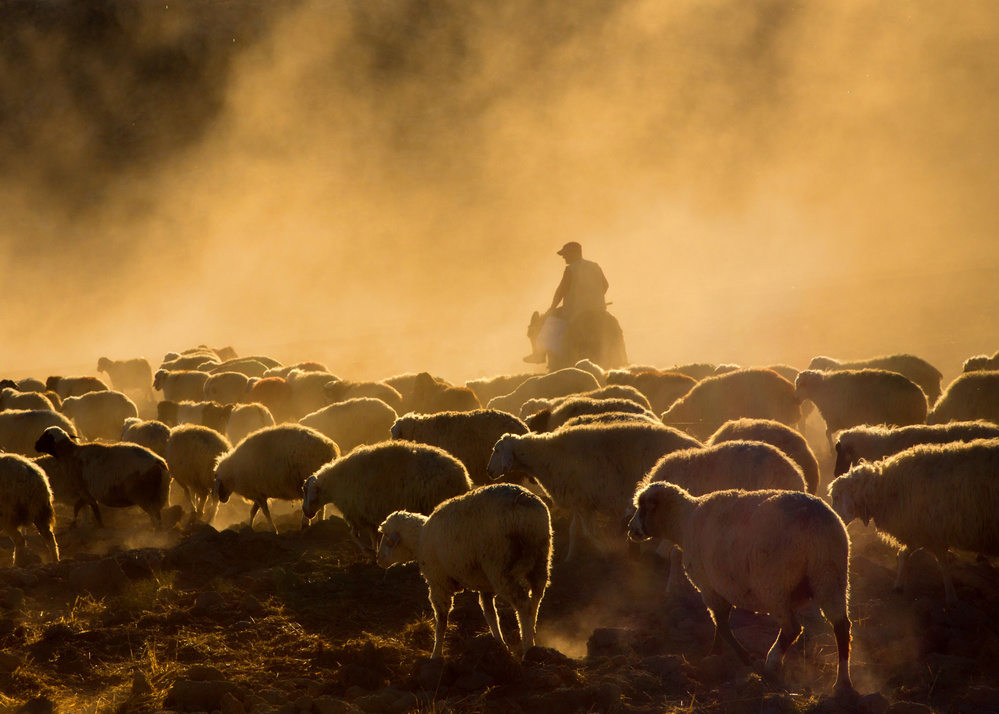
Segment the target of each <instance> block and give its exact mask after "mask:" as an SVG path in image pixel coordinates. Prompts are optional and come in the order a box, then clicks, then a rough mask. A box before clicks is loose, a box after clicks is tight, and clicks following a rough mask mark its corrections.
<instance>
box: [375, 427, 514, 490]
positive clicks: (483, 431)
mask: <svg viewBox="0 0 999 714" xmlns="http://www.w3.org/2000/svg"><path fill="white" fill-rule="evenodd" d="M527 432H528V428H527V425H526V424H524V422H522V421H521V420H520V419H518V418H517V417H515V416H513V415H512V414H508V413H507V412H501V411H499V410H497V409H477V410H475V411H470V412H440V413H439V414H405V415H403V416H401V417H399V418H398V419H396V421H395V423H394V424H393V425H392V429H391V435H392V438H393V439H402V440H405V441H416V442H419V443H421V444H430V445H431V446H438V447H440V448H442V449H444V450H445V451H446V452H448V453H449V454H451V455H452V456H454V457H455V458H456V459H458V460H459V461H461V463H463V464H464V465H465V468H466V469H467V470H468V476H469V478H471V479H472V483H474V484H476V485H477V486H484V485H486V484H489V483H491V482H492V479H491V478H490V477H489V474H488V473H487V472H486V466H487V464H488V463H489V457H490V455H491V454H492V452H493V446H495V444H496V442H497V441H499V438H500V437H501V436H503V435H504V434H526V433H527ZM517 478H518V480H520V477H517Z"/></svg>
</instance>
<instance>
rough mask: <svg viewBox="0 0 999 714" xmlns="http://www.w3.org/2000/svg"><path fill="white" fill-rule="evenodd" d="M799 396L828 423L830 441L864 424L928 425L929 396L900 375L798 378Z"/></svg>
mask: <svg viewBox="0 0 999 714" xmlns="http://www.w3.org/2000/svg"><path fill="white" fill-rule="evenodd" d="M794 391H795V394H796V395H797V396H798V398H799V399H810V400H812V402H814V403H815V407H816V409H818V410H819V414H820V415H822V418H823V419H824V420H825V422H826V438H827V439H828V440H829V443H830V444H832V443H833V434H834V433H836V432H837V431H842V430H843V429H849V428H850V427H853V426H860V425H861V424H890V425H893V426H908V425H909V424H922V423H923V422H925V421H926V412H927V404H926V395H925V394H924V393H923V390H922V389H920V387H919V386H918V385H917V384H915V383H914V382H912V381H911V380H909V379H908V378H907V377H903V376H902V375H901V374H899V373H898V372H888V371H886V370H883V369H857V370H853V369H845V370H839V371H836V372H819V371H815V370H811V369H807V370H805V371H804V372H802V373H800V374H799V375H798V380H797V382H795V390H794Z"/></svg>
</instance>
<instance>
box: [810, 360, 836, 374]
mask: <svg viewBox="0 0 999 714" xmlns="http://www.w3.org/2000/svg"><path fill="white" fill-rule="evenodd" d="M839 366H840V364H839V361H838V360H834V359H833V358H832V357H813V358H812V361H811V362H809V363H808V369H821V370H826V371H829V370H835V369H839Z"/></svg>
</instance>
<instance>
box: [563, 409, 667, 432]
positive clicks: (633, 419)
mask: <svg viewBox="0 0 999 714" xmlns="http://www.w3.org/2000/svg"><path fill="white" fill-rule="evenodd" d="M620 423H632V424H636V423H637V424H653V425H655V426H662V422H661V421H660V420H659V417H657V416H655V415H654V414H646V413H644V412H643V413H639V414H634V413H632V412H606V413H604V414H580V415H579V416H576V417H573V418H572V419H569V420H567V421H566V422H565V423H564V424H562V426H560V427H559V428H560V429H571V428H573V427H575V426H586V425H588V424H620Z"/></svg>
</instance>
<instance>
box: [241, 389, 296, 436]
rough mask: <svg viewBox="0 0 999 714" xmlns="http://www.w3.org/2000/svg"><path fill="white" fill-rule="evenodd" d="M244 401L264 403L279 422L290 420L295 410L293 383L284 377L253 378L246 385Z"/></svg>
mask: <svg viewBox="0 0 999 714" xmlns="http://www.w3.org/2000/svg"><path fill="white" fill-rule="evenodd" d="M243 401H244V402H246V403H257V404H263V405H264V406H265V407H267V411H269V412H270V413H271V416H272V417H274V421H275V422H276V423H278V424H281V423H283V422H286V421H289V420H290V419H291V418H292V415H293V412H294V410H293V405H292V400H291V385H290V384H288V383H287V382H286V381H285V380H284V377H264V378H262V379H251V380H250V381H249V382H248V383H247V385H246V395H245V396H244V397H243ZM303 416H304V414H303ZM230 440H231V439H230ZM233 443H235V442H233Z"/></svg>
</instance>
